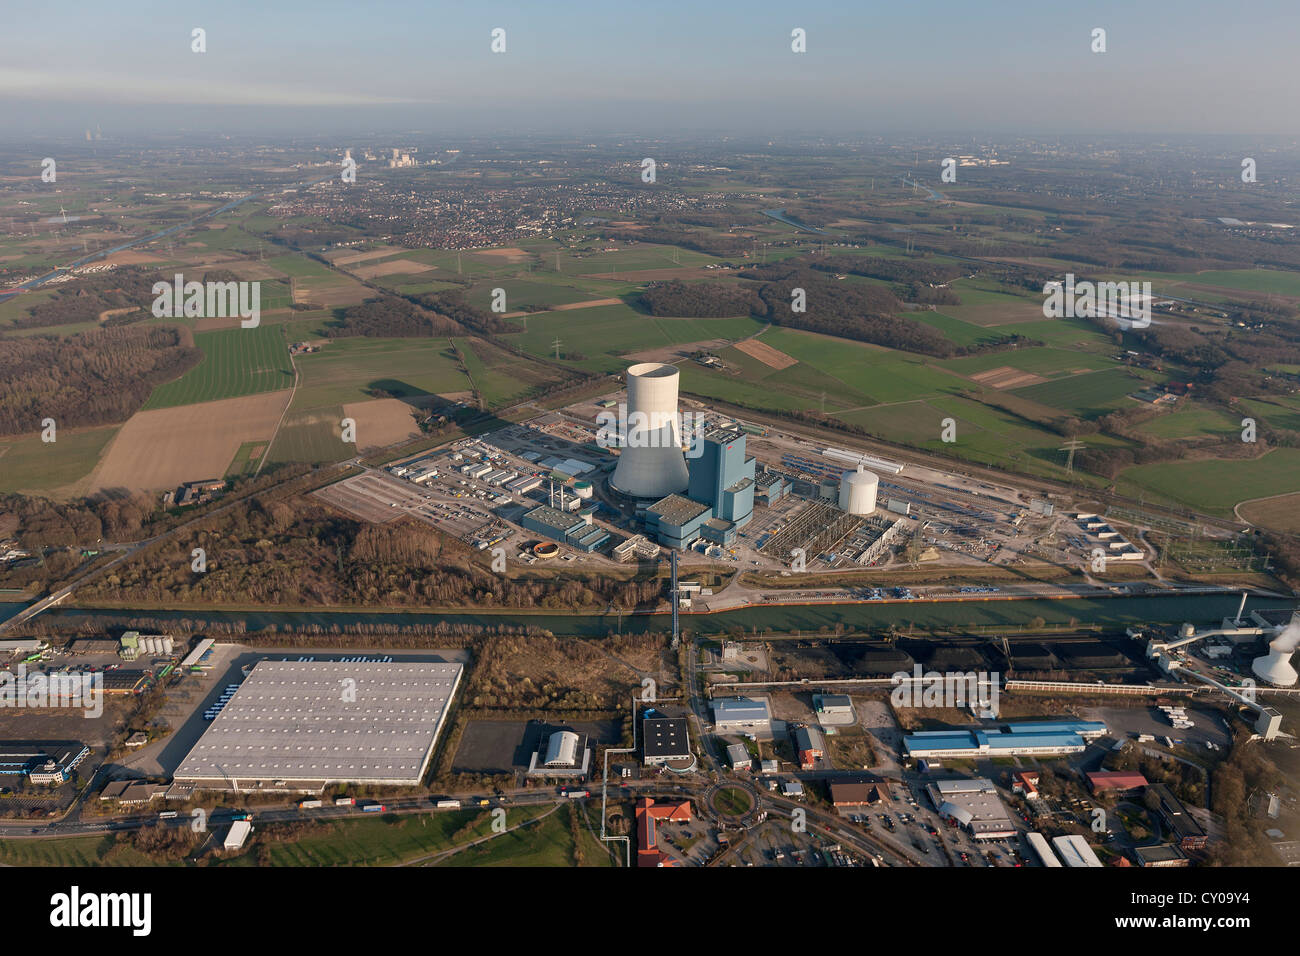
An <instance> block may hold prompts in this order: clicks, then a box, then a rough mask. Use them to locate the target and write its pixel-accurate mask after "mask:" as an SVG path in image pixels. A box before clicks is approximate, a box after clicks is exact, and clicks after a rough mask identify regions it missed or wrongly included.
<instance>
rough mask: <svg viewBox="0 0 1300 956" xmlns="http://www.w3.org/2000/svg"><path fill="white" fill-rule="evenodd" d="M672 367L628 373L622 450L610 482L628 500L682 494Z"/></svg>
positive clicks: (649, 365)
mask: <svg viewBox="0 0 1300 956" xmlns="http://www.w3.org/2000/svg"><path fill="white" fill-rule="evenodd" d="M679 377H680V373H679V372H678V371H677V368H676V366H673V365H663V364H660V363H659V362H642V363H641V364H639V365H633V366H632V367H631V368H629V369H628V370H627V420H626V423H625V424H624V437H623V443H622V444H623V451H622V453H621V454H620V455H619V459H618V465H617V466H616V467H615V468H614V474H613V476H612V477H611V478H610V484H611V485H613V487H614V489H615V490H616V491H620V492H622V493H623V494H625V495H629V496H631V497H633V498H662V497H664V496H665V495H671V494H674V493H675V492H679V491H684V490H686V486H687V484H688V483H689V481H690V477H689V475H688V473H687V470H686V456H685V455H684V454H683V452H682V435H681V422H680V420H679V418H678V416H677V380H678V378H679Z"/></svg>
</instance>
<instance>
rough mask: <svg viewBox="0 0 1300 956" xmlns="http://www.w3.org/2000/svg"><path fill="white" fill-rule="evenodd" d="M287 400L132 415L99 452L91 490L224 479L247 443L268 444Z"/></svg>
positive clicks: (229, 401)
mask: <svg viewBox="0 0 1300 956" xmlns="http://www.w3.org/2000/svg"><path fill="white" fill-rule="evenodd" d="M288 400H289V393H288V392H287V391H283V392H262V393H259V394H255V395H243V396H240V397H238V398H226V399H222V400H220V401H215V402H202V403H196V404H190V405H176V406H172V407H166V408H157V409H152V410H147V411H140V412H136V413H135V414H134V415H132V416H131V417H130V419H128V420H127V422H126V424H125V425H123V426H122V427H121V428H120V429H119V430H118V432H117V434H116V436H115V437H114V438H113V441H112V442H111V444H109V446H108V448H107V450H106V451H105V452H104V455H103V457H102V460H101V461H100V463H99V466H98V467H97V468H96V469H95V471H94V473H93V474H92V475H91V477H90V479H89V482H90V485H91V488H92V489H93V490H95V491H112V490H116V489H121V488H127V489H131V490H160V489H167V488H175V487H176V486H177V485H179V484H180V483H181V482H184V481H198V480H201V479H204V478H216V477H220V476H222V475H225V474H226V473H227V472H228V471H229V470H230V469H231V467H232V466H233V465H234V464H235V463H236V462H237V461H238V460H239V456H240V454H241V452H243V450H244V449H245V448H246V446H247V445H249V444H250V443H256V444H265V443H267V442H269V441H270V440H271V436H272V435H274V434H275V427H276V425H277V423H279V421H280V416H281V415H282V414H283V412H284V407H285V404H286V403H287V402H288ZM245 467H247V462H245Z"/></svg>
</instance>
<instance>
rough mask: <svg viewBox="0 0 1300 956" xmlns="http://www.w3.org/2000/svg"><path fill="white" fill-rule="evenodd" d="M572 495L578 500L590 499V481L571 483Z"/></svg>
mask: <svg viewBox="0 0 1300 956" xmlns="http://www.w3.org/2000/svg"><path fill="white" fill-rule="evenodd" d="M573 493H574V494H575V495H577V496H578V497H579V498H590V497H591V495H592V487H591V482H590V481H575V482H574V483H573Z"/></svg>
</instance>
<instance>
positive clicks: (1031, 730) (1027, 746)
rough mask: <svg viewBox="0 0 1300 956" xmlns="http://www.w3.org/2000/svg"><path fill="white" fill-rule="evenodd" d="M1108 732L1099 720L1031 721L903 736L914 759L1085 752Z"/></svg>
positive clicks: (905, 744)
mask: <svg viewBox="0 0 1300 956" xmlns="http://www.w3.org/2000/svg"><path fill="white" fill-rule="evenodd" d="M1105 733H1106V725H1105V724H1103V723H1100V722H1098V721H1095V720H1053V721H1028V722H1025V723H1018V724H1005V725H1003V726H1001V727H989V728H981V729H978V730H928V731H922V732H921V733H915V734H904V735H903V747H904V749H905V750H906V751H907V753H908V754H909V755H910V756H912V757H981V756H995V757H1008V756H1011V755H1013V754H1038V755H1049V754H1069V753H1082V752H1083V751H1084V750H1085V749H1086V748H1087V746H1088V741H1089V740H1092V739H1094V738H1096V737H1101V736H1103V735H1104V734H1105Z"/></svg>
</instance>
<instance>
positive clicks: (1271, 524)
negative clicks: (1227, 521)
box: [1237, 491, 1300, 534]
mask: <svg viewBox="0 0 1300 956" xmlns="http://www.w3.org/2000/svg"><path fill="white" fill-rule="evenodd" d="M1237 514H1238V515H1240V516H1241V517H1242V518H1245V519H1246V520H1247V521H1249V522H1250V523H1251V524H1254V525H1259V526H1260V527H1261V528H1271V529H1272V530H1274V531H1284V532H1288V533H1290V534H1300V491H1296V492H1293V493H1291V494H1289V495H1279V496H1277V497H1275V498H1264V499H1262V500H1260V501H1250V502H1246V503H1245V504H1241V505H1238V506H1237Z"/></svg>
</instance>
